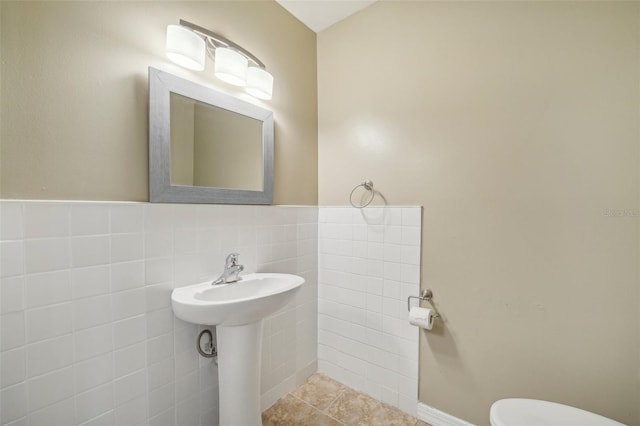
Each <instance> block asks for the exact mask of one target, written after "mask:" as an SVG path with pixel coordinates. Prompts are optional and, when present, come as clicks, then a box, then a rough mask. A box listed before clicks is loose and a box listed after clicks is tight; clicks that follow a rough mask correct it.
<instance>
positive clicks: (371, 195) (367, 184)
mask: <svg viewBox="0 0 640 426" xmlns="http://www.w3.org/2000/svg"><path fill="white" fill-rule="evenodd" d="M360 187H363V188H364V189H365V190H366V191H369V200H368V201H367V202H362V203H360V204H356V203H354V202H353V193H354V192H355V191H356V189H358V188H360ZM375 195H376V194H375V192H374V190H373V182H371V181H370V180H365V181H364V182H362V183H361V184H359V185H356V186H355V188H353V189H352V190H351V194H349V202H350V203H351V205H352V206H353V207H355V208H357V209H362V208H364V207H367V206H368V205H369V204H371V202H372V201H373V198H374V197H375ZM364 197H365V196H363V198H362V199H361V200H360V201H362V200H363V199H364Z"/></svg>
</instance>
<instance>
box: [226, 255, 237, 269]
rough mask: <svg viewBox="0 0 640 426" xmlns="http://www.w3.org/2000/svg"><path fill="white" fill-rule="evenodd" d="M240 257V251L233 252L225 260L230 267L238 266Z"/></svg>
mask: <svg viewBox="0 0 640 426" xmlns="http://www.w3.org/2000/svg"><path fill="white" fill-rule="evenodd" d="M238 257H240V255H239V254H238V253H231V254H230V255H229V256H227V260H225V262H224V263H225V267H227V268H230V267H232V266H237V265H238Z"/></svg>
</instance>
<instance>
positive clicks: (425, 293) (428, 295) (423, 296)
mask: <svg viewBox="0 0 640 426" xmlns="http://www.w3.org/2000/svg"><path fill="white" fill-rule="evenodd" d="M411 299H418V305H419V304H420V302H421V301H423V300H424V301H426V302H431V299H433V292H432V291H431V289H428V288H425V289H424V290H422V293H420V296H409V297H407V311H411ZM433 317H434V318H440V314H439V313H437V312H436V313H435V314H434V315H433Z"/></svg>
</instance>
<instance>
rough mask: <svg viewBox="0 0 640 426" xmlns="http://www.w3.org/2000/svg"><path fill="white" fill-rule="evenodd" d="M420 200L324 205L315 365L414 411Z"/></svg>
mask: <svg viewBox="0 0 640 426" xmlns="http://www.w3.org/2000/svg"><path fill="white" fill-rule="evenodd" d="M421 217H422V208H421V207H408V208H400V207H385V208H377V207H368V208H366V209H362V210H357V209H353V208H341V207H336V208H334V207H321V208H320V209H319V219H318V221H319V224H318V226H319V262H318V269H319V278H318V295H319V302H318V303H319V304H318V317H319V318H318V328H319V330H318V370H319V371H320V372H322V373H324V374H327V375H328V376H330V377H332V378H334V379H335V380H338V381H339V382H342V383H344V384H346V385H348V386H350V387H353V388H355V389H357V390H359V391H361V392H364V393H366V394H369V395H371V396H372V397H374V398H376V399H379V400H382V401H384V402H386V403H388V404H391V405H393V406H395V407H398V408H400V409H401V410H403V411H405V412H407V413H409V414H412V415H414V416H415V415H416V409H417V401H418V335H419V334H418V329H417V328H416V327H413V326H411V325H409V322H408V312H407V297H408V296H410V295H412V296H417V295H418V294H419V288H420V240H421Z"/></svg>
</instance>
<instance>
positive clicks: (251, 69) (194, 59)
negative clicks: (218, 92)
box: [167, 19, 273, 100]
mask: <svg viewBox="0 0 640 426" xmlns="http://www.w3.org/2000/svg"><path fill="white" fill-rule="evenodd" d="M205 52H206V53H205ZM206 54H208V55H209V57H210V58H211V59H212V60H213V61H214V74H215V76H216V77H218V78H219V79H220V80H222V81H224V82H226V83H229V84H233V85H235V86H245V90H246V91H247V92H249V94H251V95H252V96H255V97H256V98H260V99H266V100H269V99H271V97H272V95H273V76H272V75H271V74H270V73H269V72H268V71H267V70H266V67H265V65H264V64H263V63H262V62H261V61H260V60H259V59H258V58H256V57H255V56H254V55H253V54H252V53H251V52H249V51H248V50H246V49H244V48H243V47H241V46H239V45H237V44H235V43H234V42H232V41H231V40H228V39H226V38H224V37H222V36H220V35H218V34H216V33H214V32H212V31H209V30H208V29H206V28H202V27H199V26H197V25H195V24H192V23H191V22H187V21H185V20H182V19H181V20H180V25H169V26H168V27H167V57H168V58H169V59H171V60H172V61H173V62H175V63H176V64H178V65H180V66H183V67H185V68H189V69H192V70H196V71H202V70H204V63H205V55H206Z"/></svg>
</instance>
